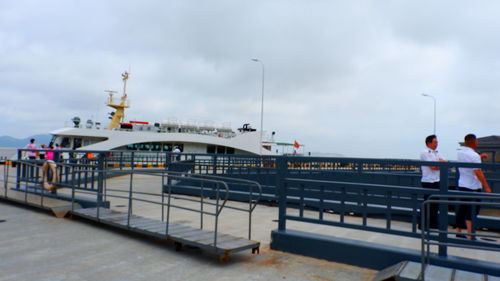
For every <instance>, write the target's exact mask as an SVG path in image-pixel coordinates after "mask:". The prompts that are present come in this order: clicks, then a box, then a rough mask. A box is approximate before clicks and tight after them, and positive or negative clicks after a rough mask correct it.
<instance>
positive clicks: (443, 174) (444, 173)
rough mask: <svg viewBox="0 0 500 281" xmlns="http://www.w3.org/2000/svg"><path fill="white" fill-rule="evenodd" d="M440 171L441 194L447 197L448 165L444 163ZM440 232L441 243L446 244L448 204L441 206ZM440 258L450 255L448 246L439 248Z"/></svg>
mask: <svg viewBox="0 0 500 281" xmlns="http://www.w3.org/2000/svg"><path fill="white" fill-rule="evenodd" d="M440 167H441V169H439V171H440V180H439V181H440V188H439V194H441V195H446V194H448V185H449V179H448V170H449V168H448V163H443V164H442V165H441V166H440ZM438 221H439V230H440V231H441V233H440V234H439V241H440V242H441V243H445V242H446V239H448V238H447V235H446V232H447V230H448V204H439V220H438ZM438 254H439V256H441V257H446V256H447V255H448V250H447V247H446V246H442V245H440V246H439V251H438Z"/></svg>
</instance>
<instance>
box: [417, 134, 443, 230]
mask: <svg viewBox="0 0 500 281" xmlns="http://www.w3.org/2000/svg"><path fill="white" fill-rule="evenodd" d="M425 146H426V148H425V149H424V150H422V152H421V153H420V160H422V161H431V162H444V161H446V160H444V159H443V158H441V156H440V155H439V153H438V151H437V150H436V149H437V146H438V140H437V137H436V135H430V136H428V137H426V138H425ZM439 175H440V171H439V167H438V166H422V180H421V184H422V187H423V188H428V189H433V190H436V191H438V190H439ZM429 196H430V195H424V200H427V199H428V198H429ZM429 209H430V210H429V211H430V214H429V226H430V227H431V228H438V221H437V219H438V210H439V206H438V205H437V204H431V205H430V208H429Z"/></svg>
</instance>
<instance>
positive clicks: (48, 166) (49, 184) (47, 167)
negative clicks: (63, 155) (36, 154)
mask: <svg viewBox="0 0 500 281" xmlns="http://www.w3.org/2000/svg"><path fill="white" fill-rule="evenodd" d="M42 169H43V175H42V185H43V188H44V189H46V190H50V191H53V190H56V183H57V178H58V176H57V165H56V162H54V161H52V160H47V161H46V162H44V163H43V165H42ZM49 173H52V175H49ZM50 176H51V177H50Z"/></svg>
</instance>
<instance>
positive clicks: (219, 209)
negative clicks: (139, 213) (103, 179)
mask: <svg viewBox="0 0 500 281" xmlns="http://www.w3.org/2000/svg"><path fill="white" fill-rule="evenodd" d="M94 171H95V170H94ZM97 172H103V173H105V172H107V170H100V171H97ZM116 172H118V173H120V174H124V175H126V174H130V177H131V179H130V186H129V191H128V192H129V196H119V195H110V194H106V196H109V197H115V198H122V199H129V204H128V212H127V227H130V217H131V215H132V205H133V204H132V202H133V201H142V202H148V203H152V204H156V205H161V206H162V220H163V208H164V207H165V206H166V207H167V220H166V229H165V231H166V234H165V235H168V234H169V231H168V226H169V222H170V207H175V208H180V209H184V210H188V211H194V212H200V213H201V214H202V216H203V215H212V216H214V217H215V223H214V247H216V246H217V233H218V219H219V215H220V213H221V212H222V210H223V208H224V206H225V205H226V202H227V199H228V191H229V189H228V186H227V184H226V183H225V182H223V181H219V180H214V179H202V178H197V179H193V180H197V181H200V182H211V183H214V184H216V186H217V199H216V203H215V205H216V208H215V211H214V212H213V213H212V212H206V211H203V210H202V211H199V210H195V209H191V208H186V207H182V206H178V205H174V204H171V200H170V198H171V192H169V199H168V202H167V203H165V202H164V200H163V196H164V192H163V190H162V192H161V195H156V194H148V195H156V196H161V197H162V202H156V201H151V200H146V199H140V198H133V194H135V193H137V191H134V190H133V175H134V174H148V175H153V176H162V177H164V176H165V174H167V177H169V178H174V179H185V178H186V177H185V176H190V174H187V173H184V174H183V175H184V176H183V175H180V174H179V173H176V174H175V175H174V174H173V173H172V172H169V171H168V170H161V175H159V173H158V172H159V171H155V172H153V171H144V170H135V169H131V170H120V171H116ZM181 174H182V173H181ZM220 185H222V186H223V188H224V190H225V192H224V193H225V196H223V197H222V198H221V197H220V196H218V195H219V194H220ZM106 190H108V189H107V188H106V189H105V190H101V191H97V192H92V191H87V190H78V192H80V193H88V194H96V195H97V196H98V198H100V197H102V196H103V195H104V194H105V191H106ZM112 191H116V190H112ZM121 192H123V191H121ZM125 192H126V191H125ZM75 193H76V189H75V188H74V187H73V188H72V200H73V202H74V199H75ZM141 193H142V194H144V193H143V192H141ZM219 200H222V202H219ZM100 203H101V202H98V208H97V214H96V215H97V219H98V220H99V216H100V215H99V207H100ZM201 228H202V227H201Z"/></svg>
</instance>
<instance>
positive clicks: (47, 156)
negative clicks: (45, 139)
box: [45, 143, 54, 160]
mask: <svg viewBox="0 0 500 281" xmlns="http://www.w3.org/2000/svg"><path fill="white" fill-rule="evenodd" d="M48 149H49V150H54V145H53V144H52V143H51V144H49V148H48ZM45 159H47V160H54V152H53V151H47V152H46V153H45Z"/></svg>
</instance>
